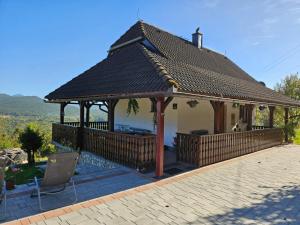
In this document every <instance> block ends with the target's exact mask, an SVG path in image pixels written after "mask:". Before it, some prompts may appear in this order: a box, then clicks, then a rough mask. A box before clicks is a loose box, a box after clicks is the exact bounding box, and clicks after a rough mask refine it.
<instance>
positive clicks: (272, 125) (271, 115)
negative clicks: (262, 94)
mask: <svg viewBox="0 0 300 225" xmlns="http://www.w3.org/2000/svg"><path fill="white" fill-rule="evenodd" d="M274 111H275V106H269V113H270V114H269V127H270V128H273V127H274Z"/></svg>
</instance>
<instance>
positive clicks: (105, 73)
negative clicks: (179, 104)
mask: <svg viewBox="0 0 300 225" xmlns="http://www.w3.org/2000/svg"><path fill="white" fill-rule="evenodd" d="M132 40H135V41H134V42H132V43H131V41H132ZM172 86H175V87H176V88H177V91H178V92H183V93H186V94H201V95H207V96H214V97H224V98H233V99H240V100H249V101H257V102H268V103H273V104H282V105H291V106H300V102H299V101H296V100H293V99H291V98H289V97H287V96H284V95H281V94H279V93H277V92H275V91H273V90H271V89H269V88H267V87H265V86H263V85H262V84H260V83H259V82H257V81H256V80H255V79H254V78H252V77H251V76H250V75H249V74H247V73H246V72H245V71H243V70H242V69H241V68H240V67H238V66H237V65H236V64H234V63H233V62H232V61H231V60H229V59H228V58H227V57H225V56H224V55H222V54H219V53H217V52H214V51H212V50H209V49H206V48H201V49H199V48H197V47H195V46H194V45H193V44H192V43H191V42H189V41H187V40H184V39H182V38H180V37H177V36H174V35H172V34H170V33H168V32H166V31H163V30H161V29H159V28H156V27H154V26H151V25H149V24H146V23H144V22H141V21H139V22H137V23H136V24H134V25H133V26H132V27H131V28H130V29H129V30H128V31H127V32H126V33H125V34H124V35H122V36H121V37H120V38H119V39H118V40H117V41H116V42H115V43H114V44H113V45H112V46H111V51H110V52H109V54H108V56H107V58H106V59H104V60H103V61H101V62H100V63H98V64H97V65H95V66H94V67H92V68H90V69H89V70H87V71H85V72H84V73H82V74H80V75H79V76H77V77H75V78H74V79H72V80H71V81H69V82H67V83H66V84H64V85H63V86H61V87H60V88H58V89H56V90H55V91H53V92H52V93H50V94H49V95H47V96H46V98H47V99H48V100H63V99H74V100H76V99H80V98H87V97H91V98H92V97H96V98H100V99H101V97H103V98H104V97H105V96H107V95H116V96H121V95H128V96H130V95H133V94H143V93H156V92H157V93H158V92H159V93H164V92H170V90H173V89H172Z"/></svg>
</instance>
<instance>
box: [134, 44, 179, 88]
mask: <svg viewBox="0 0 300 225" xmlns="http://www.w3.org/2000/svg"><path fill="white" fill-rule="evenodd" d="M140 46H141V48H142V50H143V51H142V52H143V54H144V55H145V56H146V57H147V58H148V59H149V61H150V63H151V64H152V65H153V66H154V68H155V70H156V71H157V72H158V74H159V75H161V76H162V78H163V80H164V81H166V82H167V83H168V84H170V85H171V86H174V87H175V88H178V87H179V85H178V83H177V81H176V80H175V79H173V77H171V76H170V74H169V72H168V71H167V69H166V68H165V67H164V66H163V65H162V64H161V63H160V62H159V61H158V60H157V59H156V58H155V57H154V56H153V55H151V54H150V53H149V52H148V50H147V49H146V47H144V46H143V45H140Z"/></svg>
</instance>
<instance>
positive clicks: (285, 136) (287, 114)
mask: <svg viewBox="0 0 300 225" xmlns="http://www.w3.org/2000/svg"><path fill="white" fill-rule="evenodd" d="M288 123H289V108H284V125H285V135H284V140H285V142H288V141H289V135H288V131H287V130H288V129H287V126H288Z"/></svg>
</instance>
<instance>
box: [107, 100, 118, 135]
mask: <svg viewBox="0 0 300 225" xmlns="http://www.w3.org/2000/svg"><path fill="white" fill-rule="evenodd" d="M118 101H119V100H118V99H110V100H108V104H107V105H108V114H107V119H108V130H109V131H114V126H115V107H116V105H117V103H118Z"/></svg>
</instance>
